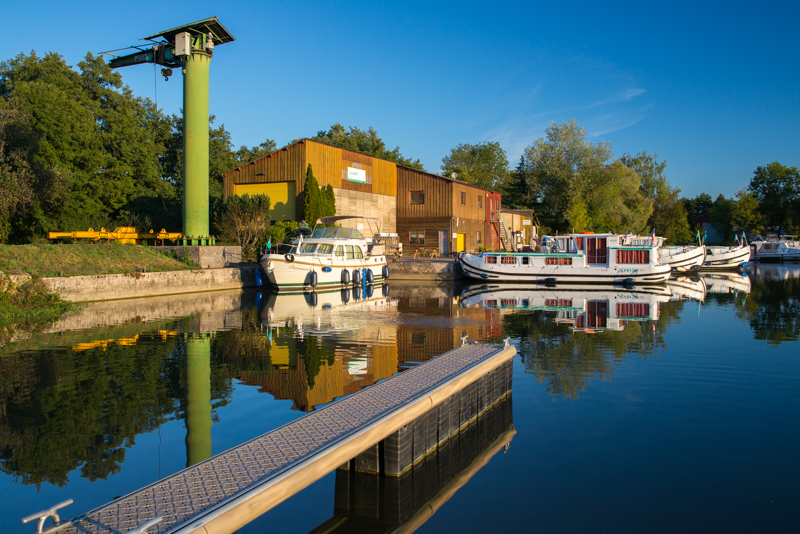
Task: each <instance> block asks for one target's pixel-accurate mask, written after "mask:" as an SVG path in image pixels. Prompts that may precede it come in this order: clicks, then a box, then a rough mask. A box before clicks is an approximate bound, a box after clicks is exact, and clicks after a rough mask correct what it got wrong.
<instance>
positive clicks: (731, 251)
mask: <svg viewBox="0 0 800 534" xmlns="http://www.w3.org/2000/svg"><path fill="white" fill-rule="evenodd" d="M706 251H707V252H706V260H705V261H704V262H703V265H702V266H701V267H700V269H702V270H717V269H738V268H739V267H742V266H744V265H747V262H748V261H750V247H749V246H748V245H747V243H746V242H745V241H744V239H743V240H742V242H741V243H740V244H738V245H736V246H733V247H706Z"/></svg>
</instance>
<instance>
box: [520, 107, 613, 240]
mask: <svg viewBox="0 0 800 534" xmlns="http://www.w3.org/2000/svg"><path fill="white" fill-rule="evenodd" d="M611 153H612V149H611V145H610V144H609V143H606V142H600V143H598V144H597V145H595V144H593V143H591V142H590V141H588V140H587V138H586V128H582V127H580V126H578V123H577V122H576V121H575V119H572V120H570V121H569V122H565V123H562V124H561V125H557V124H555V123H550V127H549V128H548V129H547V132H546V138H544V139H543V138H539V139H537V140H536V141H535V142H534V143H533V144H532V145H531V146H529V147H528V148H526V149H525V152H524V158H525V173H526V180H527V183H528V189H529V195H530V197H531V198H532V199H533V200H534V202H535V205H536V211H537V215H538V216H539V220H540V221H541V222H542V224H543V225H545V226H549V227H551V228H552V229H553V230H556V231H565V230H567V229H568V228H569V226H570V225H569V221H568V219H567V213H568V210H569V206H570V203H571V202H572V200H573V195H574V194H575V192H576V190H580V189H581V188H580V187H577V188H576V183H577V182H578V181H579V177H580V176H582V175H583V176H584V177H586V175H587V174H589V173H591V172H597V170H598V169H600V168H601V167H602V166H603V165H606V164H608V163H609V162H610V161H611ZM584 181H586V179H585V178H584Z"/></svg>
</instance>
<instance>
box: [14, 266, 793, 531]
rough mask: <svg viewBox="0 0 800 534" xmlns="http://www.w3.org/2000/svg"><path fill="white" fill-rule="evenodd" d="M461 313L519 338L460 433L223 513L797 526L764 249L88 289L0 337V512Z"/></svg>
mask: <svg viewBox="0 0 800 534" xmlns="http://www.w3.org/2000/svg"><path fill="white" fill-rule="evenodd" d="M314 300H316V302H314ZM345 301H346V302H345ZM463 335H467V336H469V338H470V339H478V340H481V341H498V340H501V339H503V338H505V337H510V338H511V340H512V342H513V343H514V345H515V346H516V347H517V349H518V351H519V354H518V356H517V357H516V358H515V361H514V377H513V394H512V396H511V397H510V398H509V399H507V401H506V402H505V403H503V405H502V406H500V407H499V408H498V409H497V410H496V411H495V412H492V414H490V416H489V417H487V418H486V421H485V422H484V423H482V424H484V425H488V426H487V428H490V430H489V431H487V432H484V431H483V430H481V436H485V437H484V438H483V441H481V440H477V441H476V440H475V439H472V435H471V434H470V435H467V434H465V435H464V436H462V438H460V440H454V441H453V443H452V445H450V446H448V448H447V450H442V451H441V452H440V454H439V455H436V456H433V457H431V458H429V459H428V460H427V461H426V462H425V464H423V465H422V466H420V467H419V468H415V471H414V474H413V476H412V477H411V478H408V479H406V480H402V481H399V482H396V483H394V482H392V483H388V482H379V483H375V482H374V480H356V481H353V480H349V479H347V477H348V476H350V475H347V474H346V473H341V472H337V473H332V474H330V475H328V476H327V477H325V478H323V479H322V480H320V481H319V482H317V483H316V484H314V485H312V486H310V487H309V488H307V489H305V490H303V491H302V492H301V493H299V494H297V495H296V496H294V497H292V498H291V499H289V500H288V501H286V502H285V503H283V504H282V505H280V506H279V507H277V508H275V509H274V510H272V511H270V512H269V513H268V514H266V515H265V516H263V517H261V518H259V519H258V520H256V521H254V522H253V523H251V524H250V525H248V526H247V527H245V528H244V529H242V530H240V532H244V533H255V532H267V531H269V532H299V533H302V532H312V531H316V532H322V531H333V530H339V531H342V532H388V531H390V530H392V529H393V528H395V527H397V526H399V525H400V524H401V523H400V522H402V521H405V520H407V519H408V518H409V517H410V516H411V515H413V514H415V513H417V512H418V511H420V510H424V509H425V507H424V505H425V503H426V502H428V501H430V500H431V499H439V500H437V501H436V502H437V503H438V504H437V506H439V508H438V510H437V511H436V513H435V514H434V515H433V516H432V517H430V518H428V519H427V521H424V520H423V519H424V518H423V517H422V516H420V518H418V521H419V525H420V526H419V531H420V532H442V531H447V532H449V531H461V532H483V531H488V530H490V529H491V530H497V529H503V530H507V531H526V532H527V531H541V532H674V531H678V530H681V531H696V532H717V531H719V532H753V531H760V532H797V531H800V484H798V480H800V455H798V454H797V450H798V443H800V423H798V421H800V417H798V413H800V395H798V389H799V388H798V386H800V345H798V337H799V336H800V269H799V268H791V267H790V268H785V267H780V266H771V267H765V268H761V267H759V268H758V269H757V270H755V271H752V272H750V273H749V275H747V276H742V275H735V276H706V277H704V278H703V279H679V280H675V281H673V282H672V283H671V284H670V285H668V286H666V287H660V288H649V289H646V290H642V291H631V290H627V289H625V288H602V287H600V288H598V287H584V288H548V287H539V288H531V287H524V286H499V287H497V286H471V287H461V286H458V287H452V286H450V287H435V286H428V287H426V286H422V287H419V286H410V285H400V284H398V283H392V284H391V288H390V291H389V292H388V296H384V294H383V289H382V288H376V289H375V290H374V291H373V292H372V293H371V294H364V293H363V292H358V293H355V292H349V293H347V294H342V293H339V292H335V293H326V294H319V295H316V298H315V299H312V297H311V296H309V295H278V296H275V295H269V294H258V293H245V294H241V293H240V292H219V293H212V294H204V295H190V296H182V297H162V298H159V299H146V300H144V299H142V300H137V301H122V302H116V303H106V304H93V305H90V306H89V307H87V308H86V309H85V310H83V311H82V312H81V313H80V314H78V315H76V316H74V317H70V318H67V319H65V320H64V321H62V322H61V323H60V324H58V325H55V326H54V327H53V328H52V329H51V331H49V332H45V333H40V334H36V335H33V336H31V337H29V338H27V339H19V340H16V341H14V342H11V343H6V345H5V346H3V347H2V348H0V469H1V470H2V475H0V502H2V503H3V506H2V508H0V532H12V533H13V532H31V531H32V528H31V527H30V526H29V525H25V526H22V525H20V524H19V518H20V517H22V516H23V515H26V514H28V513H31V512H34V511H37V510H40V509H43V508H46V507H48V506H50V505H51V504H54V503H56V502H59V501H62V500H65V499H67V498H72V499H74V500H75V504H73V505H71V506H70V507H68V508H67V509H66V513H64V514H63V515H65V516H67V517H73V516H75V515H78V514H80V513H82V512H85V511H88V510H90V509H92V508H94V507H96V506H99V505H101V504H104V503H106V502H107V501H109V500H110V499H112V498H113V497H115V496H118V495H124V494H126V493H128V492H131V491H134V490H136V489H138V488H140V487H142V486H144V485H146V484H148V483H150V482H153V481H155V480H157V479H159V478H161V477H164V476H167V475H169V474H171V473H174V472H176V471H179V470H181V469H183V468H184V467H186V465H187V463H194V462H197V461H200V460H202V459H204V458H206V457H208V456H209V455H211V454H217V453H219V452H222V451H224V450H226V449H228V448H230V447H233V446H236V445H238V444H239V443H241V442H243V441H245V440H247V439H249V438H252V437H255V436H258V435H260V434H262V433H264V432H266V431H269V430H271V429H273V428H275V427H277V426H280V425H282V424H284V423H286V422H289V421H291V420H293V419H295V418H297V417H300V416H302V415H303V413H304V412H306V411H309V410H313V409H314V407H316V406H320V405H324V404H326V403H328V402H330V401H332V400H333V399H336V398H339V397H341V396H343V395H348V394H351V393H354V392H356V391H358V390H360V389H361V388H363V387H367V386H369V385H370V384H374V383H375V382H376V381H378V380H381V379H384V378H387V377H390V376H392V375H393V374H395V373H397V372H402V371H403V370H404V369H407V368H409V367H412V366H414V365H418V364H419V363H420V362H424V361H426V360H428V359H430V358H431V357H433V356H435V355H437V354H441V353H443V352H445V351H447V350H449V349H451V348H453V347H455V346H457V345H458V344H459V338H460V337H461V336H463ZM208 362H210V366H209V365H208ZM512 422H513V429H514V430H515V431H516V433H515V434H514V433H513V432H509V430H510V429H511V424H512ZM475 432H477V431H475ZM476 435H477V434H476ZM486 436H488V437H486ZM509 439H510V444H509V447H508V449H507V450H504V449H505V448H504V447H503V445H504V443H505V442H506V441H508V440H509ZM503 450H504V452H505V454H503V453H502V451H503ZM498 451H501V452H498ZM423 478H425V480H428V481H429V480H434V479H436V480H438V481H439V482H438V483H437V484H438V485H437V484H433V485H431V484H429V483H428V484H427V485H424V484H422V483H421V481H422V480H423ZM376 484H377V485H376ZM393 484H394V485H393ZM353 488H355V489H353ZM359 488H361V489H359ZM365 488H367V489H365ZM369 488H373V489H369ZM375 488H377V489H375ZM454 488H457V491H455V489H454ZM397 495H403V496H405V499H404V500H403V503H404V504H403V506H402V507H401V508H402V510H401V512H397V510H396V509H397V506H396V504H397V502H398V498H397ZM437 495H438V497H437ZM393 496H394V497H393ZM348 499H349V500H348ZM348 503H349V504H348ZM353 503H356V504H358V506H356V505H353ZM359 503H360V504H359ZM409 503H410V504H409ZM392 510H394V512H392ZM395 512H397V513H395ZM423 515H424V514H423ZM400 516H403V517H405V519H402V518H401V519H398V517H400ZM399 521H400V522H399ZM331 529H333V530H331Z"/></svg>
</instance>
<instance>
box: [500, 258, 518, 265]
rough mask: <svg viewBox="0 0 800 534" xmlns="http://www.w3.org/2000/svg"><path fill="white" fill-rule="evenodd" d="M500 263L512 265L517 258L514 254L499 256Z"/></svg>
mask: <svg viewBox="0 0 800 534" xmlns="http://www.w3.org/2000/svg"><path fill="white" fill-rule="evenodd" d="M500 263H501V264H502V265H514V264H515V263H517V258H515V257H514V256H500Z"/></svg>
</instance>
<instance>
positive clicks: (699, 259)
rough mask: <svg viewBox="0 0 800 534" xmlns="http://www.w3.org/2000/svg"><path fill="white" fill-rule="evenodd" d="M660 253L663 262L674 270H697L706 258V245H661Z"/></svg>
mask: <svg viewBox="0 0 800 534" xmlns="http://www.w3.org/2000/svg"><path fill="white" fill-rule="evenodd" d="M659 239H660V238H659ZM658 253H659V258H660V261H661V263H666V264H667V265H669V266H670V268H671V269H672V270H673V271H679V272H683V271H696V270H697V269H699V268H700V267H701V266H702V265H703V263H705V260H706V247H705V245H699V246H698V245H686V246H682V247H660V248H659V249H658Z"/></svg>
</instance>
